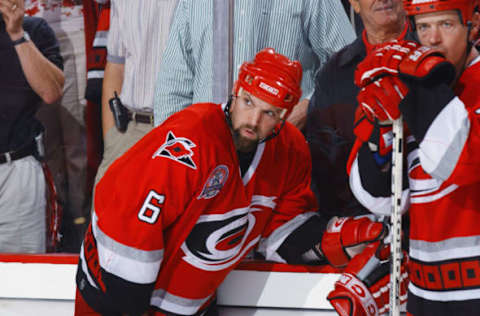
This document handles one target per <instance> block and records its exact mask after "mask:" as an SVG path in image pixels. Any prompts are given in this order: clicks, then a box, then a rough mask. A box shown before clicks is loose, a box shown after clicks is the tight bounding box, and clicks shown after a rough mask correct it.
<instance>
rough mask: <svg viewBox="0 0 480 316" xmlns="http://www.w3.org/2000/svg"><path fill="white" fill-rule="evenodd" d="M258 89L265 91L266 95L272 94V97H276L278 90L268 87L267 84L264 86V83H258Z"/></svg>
mask: <svg viewBox="0 0 480 316" xmlns="http://www.w3.org/2000/svg"><path fill="white" fill-rule="evenodd" d="M259 87H260V88H262V89H263V90H265V91H267V92H268V93H270V94H273V95H278V92H279V91H278V89H276V88H274V87H272V86H269V85H268V84H266V83H265V82H263V81H262V82H260V85H259Z"/></svg>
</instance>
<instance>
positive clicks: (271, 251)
mask: <svg viewBox="0 0 480 316" xmlns="http://www.w3.org/2000/svg"><path fill="white" fill-rule="evenodd" d="M315 215H316V213H315V212H307V213H303V214H299V215H297V216H295V217H294V218H293V219H291V220H290V221H288V222H286V223H285V224H283V225H282V226H280V227H278V228H277V229H275V230H274V231H273V232H272V234H271V235H270V236H269V237H268V238H262V239H261V240H260V244H259V246H258V251H259V252H260V253H262V254H263V255H264V256H265V259H266V260H273V261H276V262H281V263H286V261H285V260H284V259H283V258H282V257H281V256H280V255H279V254H278V253H277V250H278V248H279V247H280V245H281V244H282V243H283V242H284V241H285V239H286V238H287V237H288V236H289V235H290V234H291V233H292V232H293V231H294V230H295V229H297V228H298V227H299V226H300V225H302V224H303V223H305V222H306V221H307V220H308V219H309V218H311V217H312V216H315Z"/></svg>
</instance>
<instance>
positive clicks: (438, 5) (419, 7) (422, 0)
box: [403, 0, 478, 25]
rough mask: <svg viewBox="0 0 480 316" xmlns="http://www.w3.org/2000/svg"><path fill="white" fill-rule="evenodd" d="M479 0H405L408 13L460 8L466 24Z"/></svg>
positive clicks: (462, 18)
mask: <svg viewBox="0 0 480 316" xmlns="http://www.w3.org/2000/svg"><path fill="white" fill-rule="evenodd" d="M477 5H478V0H403V7H404V8H405V11H406V12H407V15H409V16H414V15H417V14H424V13H431V12H437V11H447V10H458V11H459V12H460V16H461V20H462V22H463V24H464V25H467V24H468V22H471V21H472V16H473V12H474V10H475V7H476V6H477Z"/></svg>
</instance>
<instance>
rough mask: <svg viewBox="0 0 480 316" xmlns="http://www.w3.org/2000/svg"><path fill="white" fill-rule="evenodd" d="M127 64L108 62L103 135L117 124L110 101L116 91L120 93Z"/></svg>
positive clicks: (103, 105)
mask: <svg viewBox="0 0 480 316" xmlns="http://www.w3.org/2000/svg"><path fill="white" fill-rule="evenodd" d="M124 69H125V65H123V64H115V63H110V62H107V65H106V66H105V75H104V79H103V87H102V128H103V137H104V138H105V135H106V134H107V132H108V130H109V129H110V128H112V127H113V126H114V125H115V121H114V118H113V114H112V111H111V110H110V105H109V103H108V101H109V100H110V99H111V98H113V97H114V94H115V92H116V93H117V94H120V92H121V90H122V85H123V75H124Z"/></svg>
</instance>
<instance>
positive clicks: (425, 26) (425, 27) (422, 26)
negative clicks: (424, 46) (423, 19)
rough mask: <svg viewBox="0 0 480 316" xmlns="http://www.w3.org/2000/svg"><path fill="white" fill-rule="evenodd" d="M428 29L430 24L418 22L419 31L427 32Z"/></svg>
mask: <svg viewBox="0 0 480 316" xmlns="http://www.w3.org/2000/svg"><path fill="white" fill-rule="evenodd" d="M427 30H428V25H426V24H418V25H417V31H418V32H422V33H424V32H426V31H427Z"/></svg>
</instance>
